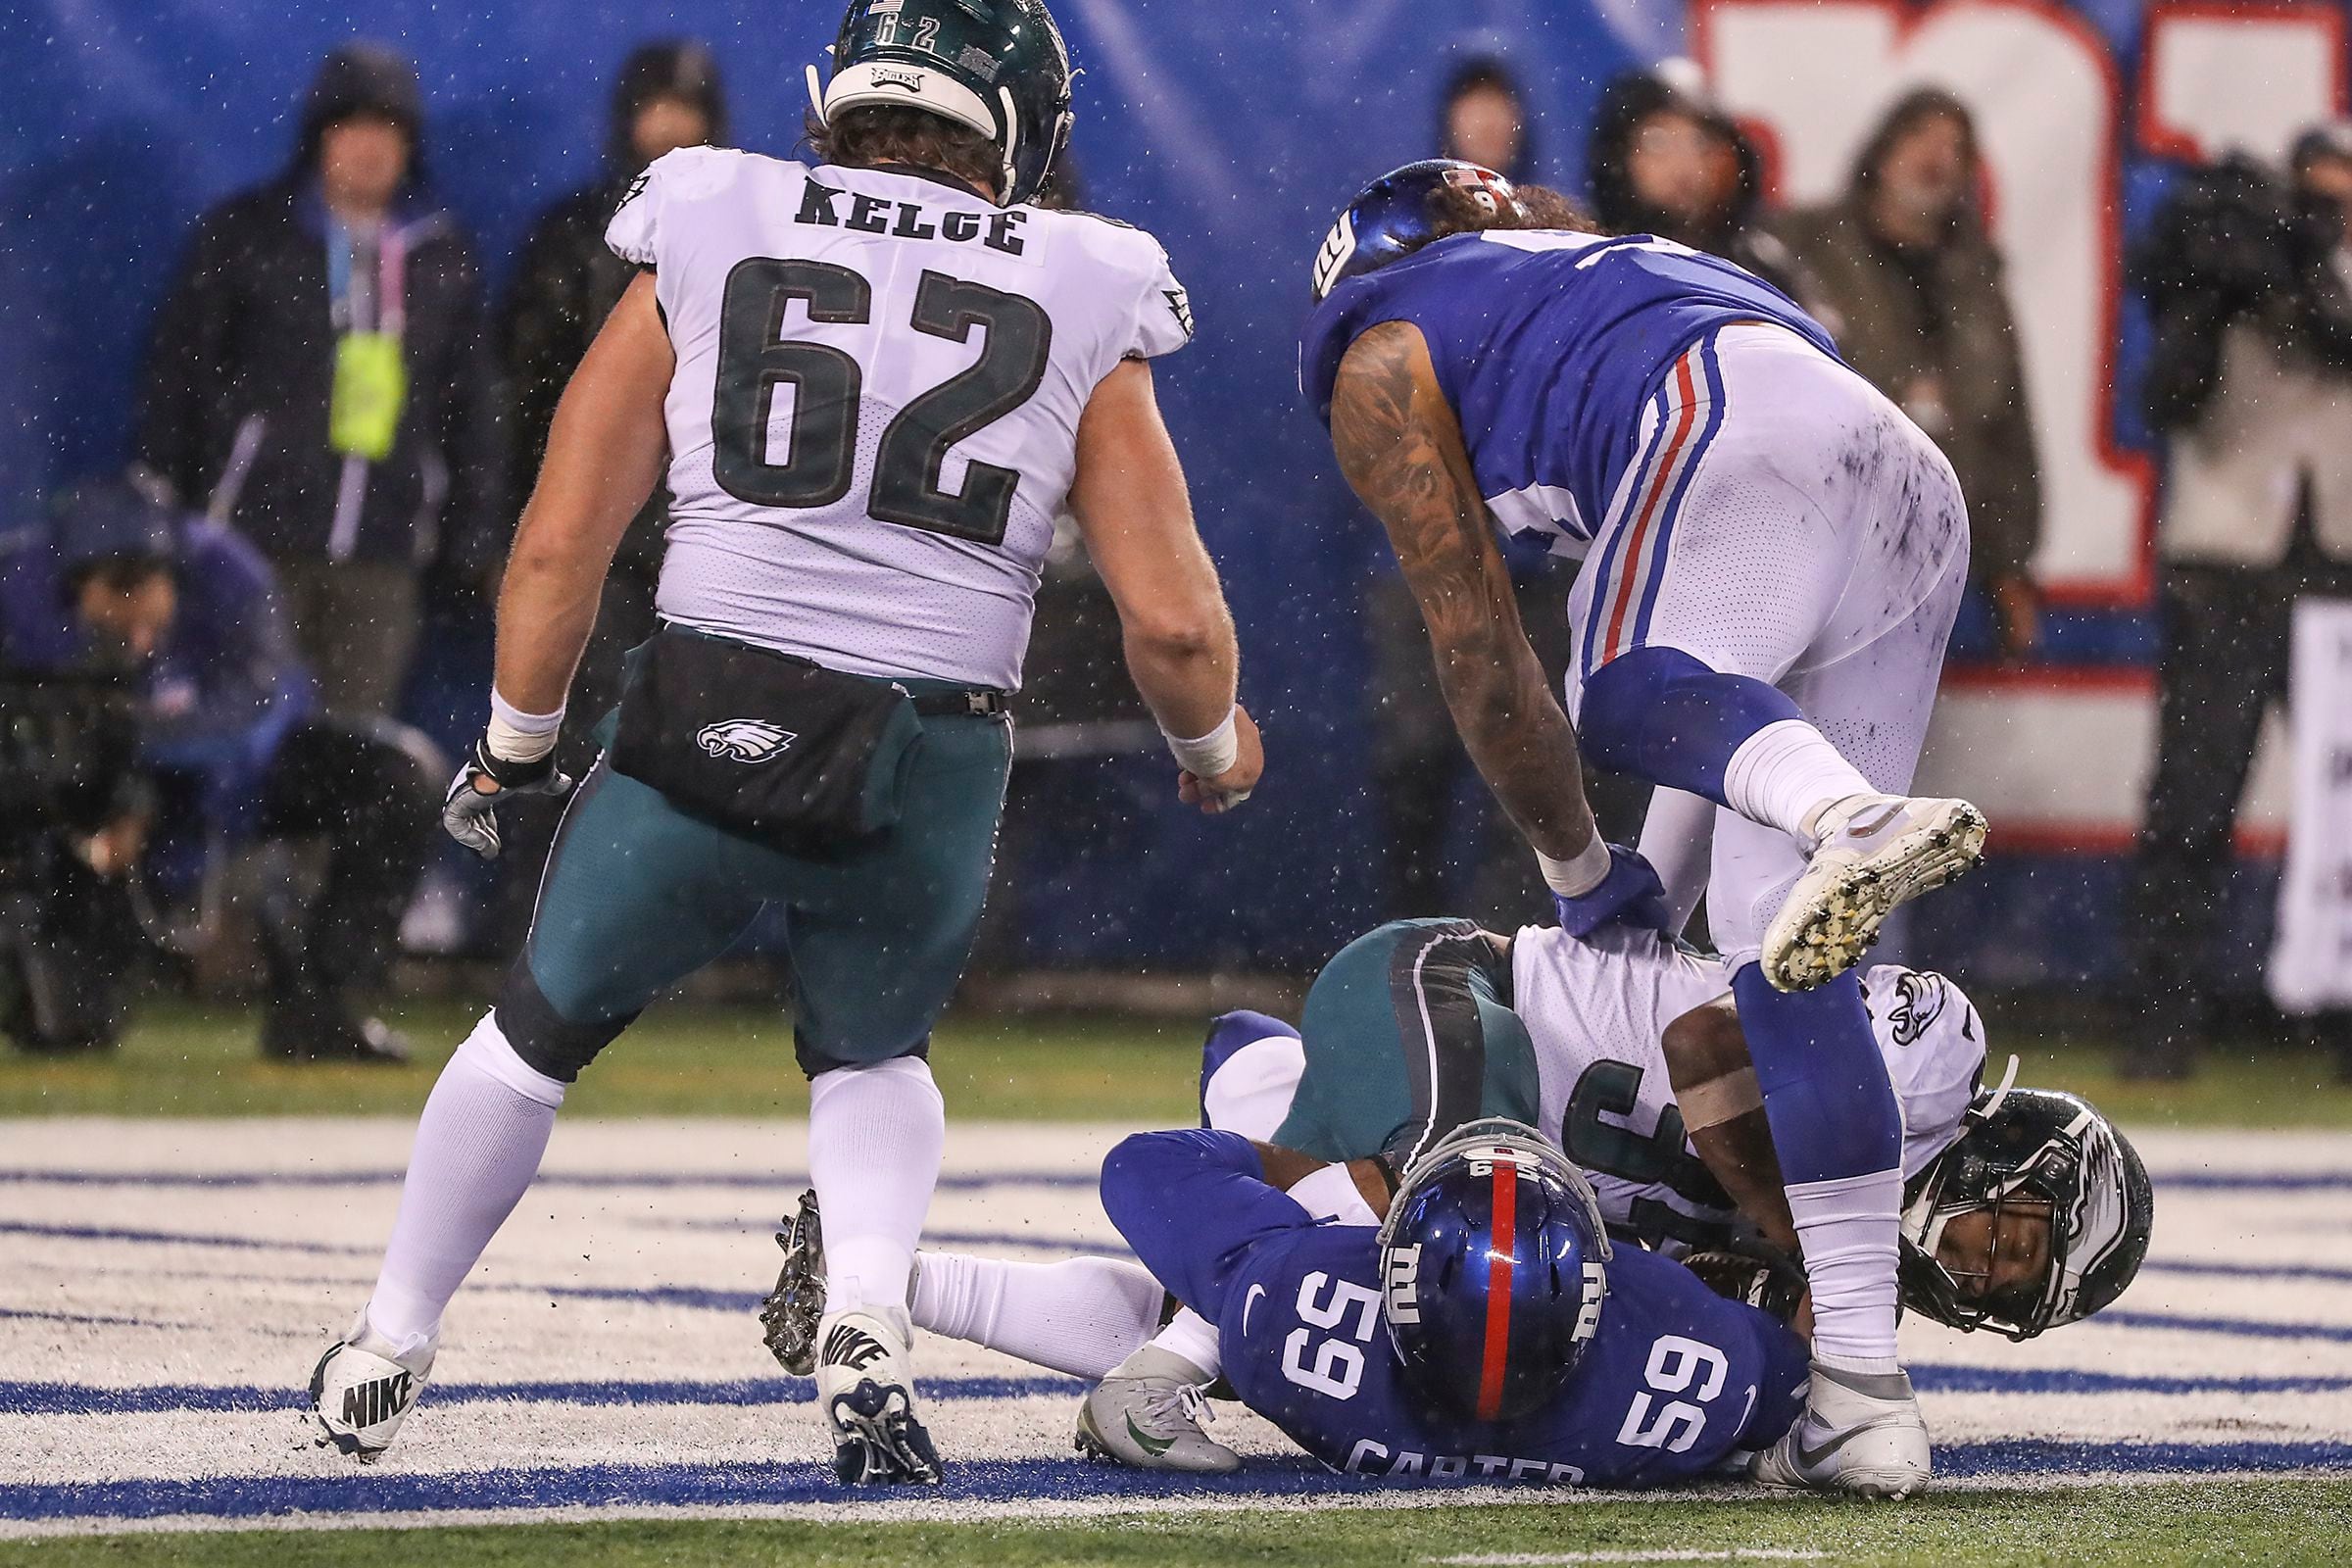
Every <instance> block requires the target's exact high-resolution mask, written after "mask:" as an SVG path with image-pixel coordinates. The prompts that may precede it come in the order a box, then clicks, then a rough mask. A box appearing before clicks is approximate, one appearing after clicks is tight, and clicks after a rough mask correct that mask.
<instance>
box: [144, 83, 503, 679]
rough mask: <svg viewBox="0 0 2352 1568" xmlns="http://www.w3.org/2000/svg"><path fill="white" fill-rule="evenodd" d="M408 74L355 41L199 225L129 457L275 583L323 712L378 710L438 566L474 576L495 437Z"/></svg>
mask: <svg viewBox="0 0 2352 1568" xmlns="http://www.w3.org/2000/svg"><path fill="white" fill-rule="evenodd" d="M422 127H423V105H422V100H421V99H420V97H419V95H418V92H417V75H416V73H415V72H414V71H413V70H412V69H411V68H410V66H409V63H408V62H407V61H406V60H404V59H402V58H401V57H400V56H398V55H396V54H393V53H392V52H390V51H389V50H386V49H383V48H380V47H377V46H375V45H370V44H353V45H350V46H349V47H347V48H344V49H341V50H338V51H337V52H336V53H334V54H333V55H330V56H329V57H328V58H327V60H326V62H325V64H324V65H323V66H322V67H321V68H320V69H319V74H318V78H317V79H316V80H315V81H314V82H313V83H312V86H311V90H310V94H309V97H308V100H307V101H306V103H305V105H304V108H303V113H302V126H301V133H300V137H299V140H298V144H297V146H296V150H295V155H294V159H293V161H292V163H291V164H290V165H289V167H288V168H287V170H286V171H285V172H284V173H283V174H281V175H280V176H278V177H277V178H276V179H273V180H271V181H270V182H269V183H268V184H265V185H262V186H260V187H258V188H256V189H254V190H250V191H247V192H244V193H243V194H241V195H238V196H235V197H232V198H230V199H229V200H228V201H226V202H223V203H222V204H221V205H220V206H219V207H216V208H214V209H213V210H212V211H211V212H209V213H207V214H206V215H205V216H204V217H203V218H202V219H201V220H200V221H198V223H197V225H196V232H195V237H194V239H193V241H192V242H191V243H190V245H189V248H188V252H187V256H186V259H185V261H184V262H183V264H182V265H181V268H180V270H179V274H178V276H177V279H176V280H175V281H174V283H173V285H172V291H171V294H170V296H169V297H168V298H167V299H166V301H165V303H164V307H163V311H162V313H161V315H160V316H159V317H158V319H157V321H156V325H155V335H154V340H153V342H152V344H151V346H150V350H149V354H148V360H147V368H146V376H145V384H144V386H143V388H142V396H141V399H140V406H139V411H138V431H137V455H138V459H139V461H140V463H141V464H142V465H143V466H145V467H146V468H148V469H150V470H152V471H153V472H154V473H155V474H156V475H158V476H159V477H160V478H161V479H162V480H163V481H164V483H166V484H167V485H168V486H169V487H170V489H171V490H172V493H173V494H174V495H175V496H176V497H177V499H178V501H179V502H180V504H182V505H183V506H185V507H187V508H189V509H190V510H193V511H202V512H205V513H207V514H208V515H211V516H212V517H213V518H214V519H215V520H216V521H221V522H229V523H233V524H234V525H235V526H236V527H237V528H238V529H239V530H240V531H241V532H243V533H244V535H245V536H246V537H247V538H248V539H250V540H252V541H253V542H254V543H255V544H256V545H258V546H259V547H260V548H261V550H262V551H263V553H264V554H265V555H267V556H268V557H269V559H270V561H271V562H272V563H273V564H275V566H276V567H277V571H278V575H279V580H280V583H281V584H282V587H283V589H284V593H285V599H286V602H287V604H288V605H289V606H290V607H291V609H292V612H293V616H294V628H295V635H296V637H297V639H298V640H299V642H300V644H301V646H302V649H303V652H304V654H305V655H306V656H307V657H308V659H309V661H310V662H311V665H312V667H313V668H314V670H316V672H317V674H318V676H319V683H320V686H321V688H322V691H323V694H324V698H325V701H326V705H327V707H328V708H329V709H330V710H332V711H337V712H343V713H350V714H355V715H365V714H380V713H384V712H386V711H389V710H390V709H391V708H392V706H393V704H394V703H395V702H396V701H397V699H398V697H399V693H400V686H401V682H402V679H403V677H404V676H405V675H406V673H407V671H408V667H409V659H410V655H411V653H412V652H413V651H414V649H415V646H416V639H417V624H418V613H419V606H420V600H421V594H422V579H423V574H424V571H425V569H426V568H427V567H428V566H430V565H433V564H436V563H438V564H442V565H444V566H446V567H450V568H454V570H455V571H456V572H457V574H458V575H459V576H460V577H462V578H466V579H470V580H475V581H478V580H479V579H480V577H481V576H482V575H483V574H484V573H485V572H486V570H487V558H488V557H489V556H490V555H491V554H492V553H494V552H495V551H496V550H497V548H498V543H497V541H496V540H495V539H494V538H493V537H492V536H491V534H490V528H491V526H492V509H493V508H494V507H495V506H496V505H497V503H498V500H499V497H498V495H497V494H496V490H495V483H496V451H497V449H496V432H495V430H494V429H493V428H492V421H491V418H490V413H491V410H490V407H489V403H488V398H487V393H488V387H489V378H488V374H487V363H488V362H487V357H486V355H485V353H484V352H483V348H482V345H481V343H480V319H479V318H480V305H479V298H478V296H479V291H480V280H479V276H478V274H477V272H476V270H475V267H474V262H473V258H472V255H471V253H470V252H469V250H468V249H467V246H466V240H465V238H464V236H463V235H461V234H460V232H459V231H458V227H457V224H456V222H455V221H454V220H453V219H452V218H451V216H450V215H449V214H448V213H446V212H444V211H443V210H442V209H441V208H440V206H439V205H438V204H437V203H435V202H434V201H433V200H432V199H431V197H430V195H429V194H428V192H427V190H426V187H425V185H424V182H423V177H422V167H421V156H420V154H421V133H422Z"/></svg>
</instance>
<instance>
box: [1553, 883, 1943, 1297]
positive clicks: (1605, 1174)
mask: <svg viewBox="0 0 2352 1568" xmlns="http://www.w3.org/2000/svg"><path fill="white" fill-rule="evenodd" d="M1511 986H1512V997H1511V1005H1512V1010H1514V1011H1515V1012H1517V1013H1518V1014H1519V1016H1520V1018H1521V1020H1522V1021H1524V1022H1525V1023H1526V1025H1527V1032H1528V1036H1529V1038H1530V1039H1531V1040H1532V1041H1533V1042H1534V1043H1535V1048H1536V1065H1537V1071H1538V1073H1539V1075H1540V1076H1541V1079H1542V1090H1543V1130H1544V1131H1546V1132H1556V1133H1557V1134H1558V1135H1559V1139H1560V1147H1561V1148H1562V1149H1564V1150H1566V1151H1567V1152H1568V1156H1569V1157H1570V1158H1571V1159H1573V1160H1575V1161H1576V1162H1577V1164H1578V1165H1580V1166H1582V1167H1583V1168H1584V1170H1585V1172H1586V1173H1587V1174H1588V1175H1589V1176H1591V1177H1592V1179H1593V1191H1594V1192H1595V1193H1596V1194H1597V1195H1598V1196H1599V1198H1600V1207H1601V1212H1602V1214H1603V1215H1604V1216H1605V1217H1606V1218H1607V1219H1608V1221H1609V1223H1610V1224H1612V1225H1621V1226H1624V1227H1626V1228H1627V1229H1629V1230H1631V1231H1632V1232H1634V1233H1635V1234H1636V1235H1639V1236H1640V1237H1642V1240H1643V1241H1645V1242H1647V1243H1648V1244H1649V1245H1650V1246H1653V1247H1661V1248H1663V1249H1665V1250H1669V1251H1674V1252H1678V1253H1679V1252H1681V1251H1683V1250H1691V1249H1700V1248H1705V1247H1708V1246H1712V1245H1715V1243H1716V1241H1717V1239H1718V1238H1719V1237H1720V1235H1721V1232H1722V1227H1723V1225H1724V1223H1725V1222H1726V1221H1727V1220H1728V1219H1729V1218H1730V1217H1731V1210H1730V1207H1729V1202H1728V1200H1727V1199H1726V1198H1725V1195H1724V1193H1723V1189H1722V1188H1721V1187H1720V1186H1719V1185H1718V1184H1717V1183H1716V1181H1715V1179H1714V1177H1713V1176H1712V1175H1710V1174H1709V1173H1708V1171H1707V1168H1706V1166H1705V1165H1704V1164H1702V1163H1701V1162H1700V1160H1699V1157H1698V1154H1697V1152H1695V1151H1694V1150H1692V1148H1691V1142H1690V1140H1689V1138H1687V1137H1686V1136H1685V1135H1684V1132H1683V1114H1682V1111H1681V1110H1680V1109H1679V1108H1678V1107H1677V1106H1676V1105H1675V1103H1674V1086H1673V1084H1672V1082H1671V1081H1670V1080H1669V1078H1668V1076H1667V1070H1666V1051H1665V1046H1664V1044H1663V1037H1664V1035H1665V1032H1666V1026H1667V1025H1668V1024H1670V1023H1672V1022H1674V1020H1675V1019H1677V1018H1679V1017H1681V1016H1682V1015H1683V1014H1684V1013H1686V1012H1689V1011H1690V1010H1691V1008H1693V1007H1696V1006H1700V1005H1704V1004H1706V1003H1708V1002H1711V1001H1713V1000H1714V999H1716V998H1717V997H1720V996H1723V995H1724V994H1725V993H1726V992H1728V991H1730V990H1731V975H1730V974H1729V972H1727V971H1726V970H1725V968H1724V966H1723V964H1722V962H1721V961H1720V960H1718V959H1716V958H1712V957H1702V956H1698V955H1696V954H1692V953H1690V952H1688V951H1686V950H1684V949H1681V948H1678V947H1676V946H1674V945H1673V944H1672V943H1669V942H1667V941H1666V940H1665V939H1664V938H1662V937H1659V936H1657V935H1656V934H1655V933H1653V932H1648V931H1637V930H1633V929H1631V928H1630V927H1624V926H1610V927H1605V928H1603V929H1602V930H1600V931H1596V932H1594V933H1593V935H1592V936H1591V937H1590V938H1587V939H1585V940H1583V941H1579V940H1577V939H1576V938H1574V937H1571V936H1569V935H1567V934H1566V933H1565V932H1563V931H1561V930H1559V929H1558V928H1557V927H1552V926H1530V927H1527V928H1525V929H1523V930H1522V931H1520V932H1519V934H1518V936H1517V937H1516V938H1515V939H1514V940H1513V942H1512V944H1511ZM1862 995H1863V1000H1864V1003H1865V1005H1867V1006H1868V1007H1869V1009H1870V1025H1871V1033H1872V1034H1873V1035H1874V1036H1875V1037H1876V1038H1877V1040H1878V1044H1879V1054H1880V1055H1881V1057H1882V1058H1884V1059H1885V1061H1886V1063H1887V1076H1888V1078H1889V1079H1890V1080H1891V1081H1892V1082H1893V1084H1894V1094H1895V1102H1896V1103H1897V1105H1898V1106H1899V1107H1900V1108H1901V1111H1902V1117H1903V1175H1904V1176H1905V1177H1906V1178H1908V1177H1911V1176H1915V1175H1917V1174H1918V1173H1919V1172H1920V1171H1921V1170H1922V1169H1924V1168H1925V1167H1926V1166H1927V1164H1928V1162H1929V1161H1931V1160H1933V1159H1934V1158H1935V1157H1936V1155H1937V1154H1939V1153H1941V1152H1943V1151H1944V1149H1945V1148H1947V1147H1948V1146H1949V1145H1950V1144H1951V1142H1952V1140H1953V1139H1954V1138H1956V1137H1957V1136H1958V1135H1959V1131H1960V1120H1961V1117H1962V1115H1963V1114H1964V1113H1965V1112H1966V1111H1967V1109H1968V1106H1969V1103H1970V1101H1971V1100H1973V1099H1974V1098H1975V1096H1976V1093H1977V1085H1978V1081H1979V1079H1980V1077H1981V1076H1982V1074H1983V1072H1984V1067H1985V1026H1984V1023H1983V1021H1982V1020H1981V1019H1979V1018H1978V1016H1977V1010H1976V1008H1975V1007H1973V1006H1972V1005H1970V1004H1969V1001H1968V999H1967V998H1966V997H1965V996H1963V995H1962V994H1961V992H1960V988H1959V987H1957V986H1955V985H1953V984H1952V983H1951V982H1950V981H1948V980H1946V979H1944V978H1943V977H1942V976H1941V975H1938V974H1932V973H1928V972H1926V971H1922V970H1917V969H1904V968H1898V967H1896V966H1895V965H1893V964H1879V965H1876V966H1874V967H1872V968H1871V969H1870V970H1869V971H1867V972H1866V973H1865V974H1864V975H1863V976H1862Z"/></svg>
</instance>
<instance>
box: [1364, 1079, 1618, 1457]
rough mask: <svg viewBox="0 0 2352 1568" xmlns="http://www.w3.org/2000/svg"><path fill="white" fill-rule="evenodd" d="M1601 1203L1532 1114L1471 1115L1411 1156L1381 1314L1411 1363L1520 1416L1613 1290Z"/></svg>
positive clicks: (1389, 1230)
mask: <svg viewBox="0 0 2352 1568" xmlns="http://www.w3.org/2000/svg"><path fill="white" fill-rule="evenodd" d="M1608 1256H1609V1238H1608V1233H1607V1231H1605V1230H1604V1229H1603V1228H1602V1226H1601V1219H1600V1203H1599V1201H1598V1200H1597V1199H1595V1198H1594V1197H1593V1189H1592V1187H1591V1186H1589V1185H1588V1184H1587V1183H1586V1181H1585V1178H1584V1177H1583V1176H1582V1175H1581V1174H1580V1173H1579V1172H1578V1171H1577V1169H1576V1167H1575V1166H1573V1165H1571V1164H1569V1163H1568V1160H1567V1157H1566V1156H1565V1155H1563V1154H1562V1153H1560V1152H1559V1151H1558V1150H1556V1149H1554V1148H1552V1147H1551V1146H1550V1145H1549V1144H1547V1143H1545V1142H1544V1139H1543V1137H1542V1135H1540V1134H1539V1133H1537V1132H1536V1131H1535V1129H1533V1128H1532V1127H1525V1126H1522V1125H1520V1124H1519V1123H1518V1122H1515V1121H1505V1120H1503V1119H1501V1118H1500V1117H1495V1118H1491V1119H1489V1120H1485V1121H1475V1122H1471V1123H1469V1124H1468V1125H1467V1126H1464V1127H1462V1128H1460V1129H1459V1130H1457V1131H1456V1132H1454V1133H1453V1134H1451V1135H1450V1136H1448V1137H1447V1138H1446V1139H1444V1140H1443V1141H1442V1142H1440V1143H1439V1144H1438V1145H1437V1147H1435V1148H1434V1149H1432V1150H1430V1151H1429V1152H1427V1153H1426V1154H1423V1155H1422V1156H1421V1157H1420V1158H1419V1159H1417V1160H1415V1161H1414V1162H1413V1163H1412V1166H1411V1167H1410V1168H1409V1169H1408V1170H1406V1172H1405V1173H1404V1179H1403V1181H1402V1183H1401V1184H1399V1186H1398V1187H1397V1197H1396V1199H1395V1201H1392V1202H1391V1203H1390V1204H1389V1213H1388V1218H1387V1220H1386V1221H1385V1222H1384V1223H1383V1224H1382V1225H1381V1227H1380V1273H1381V1281H1382V1285H1383V1290H1382V1298H1381V1315H1382V1316H1383V1318H1385V1319H1386V1321H1387V1323H1388V1326H1389V1342H1390V1343H1391V1344H1392V1345H1394V1346H1395V1347H1396V1348H1397V1360H1398V1361H1400V1362H1402V1363H1403V1366H1404V1370H1405V1374H1406V1376H1407V1377H1408V1378H1409V1379H1410V1381H1411V1382H1412V1383H1413V1385H1414V1386H1415V1387H1417V1388H1418V1389H1419V1390H1420V1391H1421V1392H1422V1393H1423V1394H1426V1395H1428V1396H1429V1397H1432V1398H1434V1399H1436V1400H1438V1401H1440V1402H1441V1403H1442V1404H1443V1405H1444V1406H1445V1407H1446V1408H1447V1409H1450V1410H1452V1411H1454V1412H1455V1413H1457V1414H1459V1415H1461V1416H1464V1417H1472V1418H1475V1419H1477V1420H1480V1421H1507V1420H1510V1419H1512V1418H1514V1417H1517V1416H1522V1415H1526V1414H1527V1413H1528V1412H1530V1411H1531V1410H1534V1409H1536V1408H1537V1407H1538V1406H1540V1405H1542V1404H1543V1403H1544V1400H1545V1399H1547V1398H1549V1397H1551V1396H1552V1395H1553V1394H1555V1393H1556V1392H1558V1390H1559V1388H1560V1386H1561V1385H1562V1384H1563V1383H1565V1382H1567V1381H1568V1374H1569V1373H1571V1372H1572V1371H1574V1370H1575V1369H1576V1363H1577V1359H1578V1357H1580V1356H1581V1355H1583V1353H1584V1349H1585V1346H1586V1345H1587V1344H1588V1343H1589V1342H1590V1341H1591V1340H1592V1338H1593V1331H1594V1330H1596V1329H1597V1328H1599V1327H1600V1305H1601V1300H1602V1299H1603V1298H1604V1297H1605V1296H1606V1295H1607V1294H1608V1275H1607V1272H1606V1269H1605V1264H1606V1263H1607V1261H1608Z"/></svg>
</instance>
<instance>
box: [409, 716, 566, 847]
mask: <svg viewBox="0 0 2352 1568" xmlns="http://www.w3.org/2000/svg"><path fill="white" fill-rule="evenodd" d="M477 778H486V779H488V780H490V781H491V782H492V783H493V784H496V785H497V786H498V788H497V789H495V790H491V791H489V792H487V793H485V792H483V791H481V790H477V789H475V788H474V787H473V781H474V780H475V779H477ZM570 789H571V775H569V774H568V773H564V772H561V771H559V770H558V769H557V767H556V759H555V754H554V753H553V752H550V753H549V754H548V755H547V756H545V757H542V758H541V759H539V760H537V761H535V762H515V761H510V760H507V759H505V758H501V757H493V756H491V755H490V739H489V737H488V736H486V735H485V736H483V737H482V738H481V739H479V740H477V741H475V742H474V743H473V756H472V757H471V758H469V759H468V760H466V765H465V766H464V767H461V768H459V769H458V776H457V777H456V778H454V779H452V780H451V781H450V785H449V794H448V795H446V796H444V797H443V798H442V801H441V829H442V831H443V832H445V833H447V834H448V835H449V836H450V837H451V838H453V839H456V840H457V841H458V842H459V843H460V844H463V845H465V846H466V848H467V849H469V850H471V851H472V852H473V853H474V854H476V855H478V856H480V857H481V858H483V859H485V860H495V859H497V858H498V815H497V811H498V804H499V802H501V801H503V800H506V799H507V798H508V797H509V796H514V795H547V796H557V797H561V796H563V795H564V794H565V793H567V792H568V791H569V790H570Z"/></svg>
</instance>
